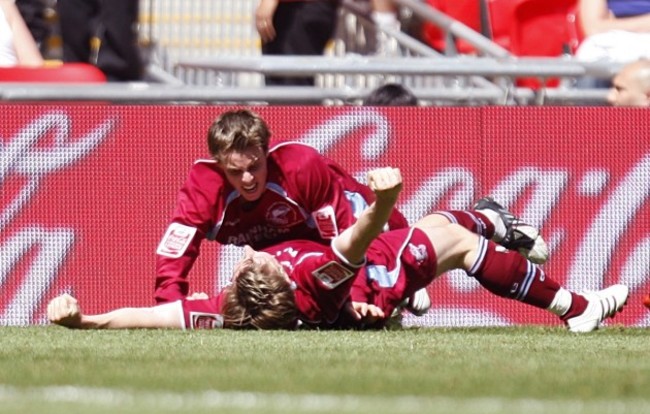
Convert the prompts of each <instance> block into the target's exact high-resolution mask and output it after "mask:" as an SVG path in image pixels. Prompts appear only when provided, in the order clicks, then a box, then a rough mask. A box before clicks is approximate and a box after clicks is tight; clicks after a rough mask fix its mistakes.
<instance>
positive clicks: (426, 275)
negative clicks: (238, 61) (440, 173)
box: [177, 228, 437, 329]
mask: <svg viewBox="0 0 650 414" xmlns="http://www.w3.org/2000/svg"><path fill="white" fill-rule="evenodd" d="M263 250H264V251H265V252H267V253H269V254H271V255H273V256H274V257H275V258H276V260H278V262H279V263H280V264H281V265H282V267H283V269H284V270H285V272H286V273H287V274H288V275H289V278H290V279H291V281H292V282H293V287H294V293H295V301H296V308H297V310H298V317H299V319H300V320H301V321H302V322H303V323H304V324H306V325H307V326H311V327H318V328H323V329H327V328H330V329H331V328H341V327H346V328H349V327H355V326H356V325H355V322H354V321H352V320H351V318H349V317H348V315H346V314H345V312H344V311H343V308H344V306H345V303H346V302H347V301H348V300H353V301H356V302H365V303H370V304H373V305H375V306H377V307H379V308H381V309H382V310H383V311H384V313H385V314H386V315H390V314H391V313H392V311H393V309H395V307H396V306H398V305H399V304H400V303H401V302H402V301H403V300H404V299H405V298H408V297H409V296H411V295H412V294H413V293H415V292H416V291H417V290H419V289H421V288H423V287H425V286H427V285H428V284H430V283H431V282H432V281H433V279H434V277H435V274H436V261H437V258H436V254H435V251H434V250H433V246H432V245H431V242H430V241H429V238H428V237H427V235H426V234H425V233H424V232H422V231H421V230H419V229H416V228H409V229H400V230H395V231H390V232H386V233H383V234H381V235H380V236H379V237H378V238H377V239H375V240H374V241H373V242H372V244H371V245H370V247H369V248H368V251H367V253H366V261H365V262H364V263H360V264H351V263H349V262H348V261H346V260H345V258H344V257H343V256H342V255H341V254H339V253H338V252H336V250H335V249H334V248H333V247H329V246H325V245H323V244H321V243H316V242H313V241H310V240H293V241H289V242H283V243H279V244H277V245H275V246H272V247H269V248H266V249H263ZM224 292H225V291H222V292H221V293H220V294H218V295H217V296H214V297H212V298H210V299H204V300H183V301H180V300H179V301H178V302H177V303H179V304H180V305H179V313H181V312H182V315H183V322H184V323H183V327H184V328H185V329H203V328H207V329H215V328H222V327H223V316H222V315H221V306H222V304H223V301H224V294H225V293H224ZM379 325H381V324H379ZM379 325H378V326H379Z"/></svg>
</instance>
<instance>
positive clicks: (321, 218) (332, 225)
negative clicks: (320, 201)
mask: <svg viewBox="0 0 650 414" xmlns="http://www.w3.org/2000/svg"><path fill="white" fill-rule="evenodd" d="M311 216H312V217H313V218H314V221H315V222H316V227H317V228H318V232H319V233H320V236H321V237H322V238H323V239H325V240H328V239H333V238H334V237H336V236H338V234H339V230H338V227H337V226H336V214H335V213H334V207H332V206H327V207H323V208H321V209H320V210H317V211H315V212H313V213H312V214H311Z"/></svg>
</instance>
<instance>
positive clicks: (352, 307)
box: [346, 301, 385, 324]
mask: <svg viewBox="0 0 650 414" xmlns="http://www.w3.org/2000/svg"><path fill="white" fill-rule="evenodd" d="M346 307H347V310H348V312H349V313H350V314H351V315H352V317H353V318H354V319H355V320H357V321H360V322H363V323H366V324H373V323H375V322H377V321H378V320H381V319H384V317H385V315H384V311H382V310H381V309H380V308H378V307H377V306H375V305H372V304H370V303H365V302H354V301H352V302H347V304H346Z"/></svg>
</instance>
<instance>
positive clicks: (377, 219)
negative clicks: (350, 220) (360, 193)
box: [332, 167, 402, 264]
mask: <svg viewBox="0 0 650 414" xmlns="http://www.w3.org/2000/svg"><path fill="white" fill-rule="evenodd" d="M368 185H369V186H370V188H371V189H372V191H374V192H375V195H376V197H377V199H376V200H375V202H374V203H372V204H371V205H370V206H369V207H368V208H367V209H365V210H364V211H363V212H362V213H361V215H360V216H359V219H358V220H357V221H356V222H355V223H354V224H353V225H352V226H351V227H349V228H347V229H346V230H345V231H344V232H343V233H341V234H340V235H338V236H337V237H336V238H335V239H334V240H333V241H332V246H333V247H334V249H335V250H336V251H337V252H338V253H339V254H341V255H342V256H343V257H344V258H345V259H347V260H348V261H349V262H350V263H353V264H356V263H361V262H362V261H363V259H364V257H365V254H366V250H368V246H370V243H371V242H372V241H373V240H374V239H375V238H376V237H377V236H378V235H379V234H381V232H382V230H383V228H384V225H386V223H387V222H388V218H389V217H390V214H391V212H392V211H393V207H395V203H397V196H398V195H399V193H400V191H401V190H402V175H401V173H400V171H399V169H397V168H391V167H387V168H379V169H376V170H372V171H370V172H369V173H368Z"/></svg>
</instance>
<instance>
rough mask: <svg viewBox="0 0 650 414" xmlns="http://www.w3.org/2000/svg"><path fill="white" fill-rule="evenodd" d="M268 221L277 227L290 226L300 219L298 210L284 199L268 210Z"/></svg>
mask: <svg viewBox="0 0 650 414" xmlns="http://www.w3.org/2000/svg"><path fill="white" fill-rule="evenodd" d="M266 221H267V222H268V223H270V224H272V225H273V226H276V227H289V226H292V225H294V224H296V223H297V222H299V221H300V220H299V219H298V216H297V214H296V211H295V210H294V209H293V208H292V207H291V206H290V205H289V204H288V203H285V202H283V201H278V202H275V203H273V204H271V206H270V207H269V208H268V210H266Z"/></svg>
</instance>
